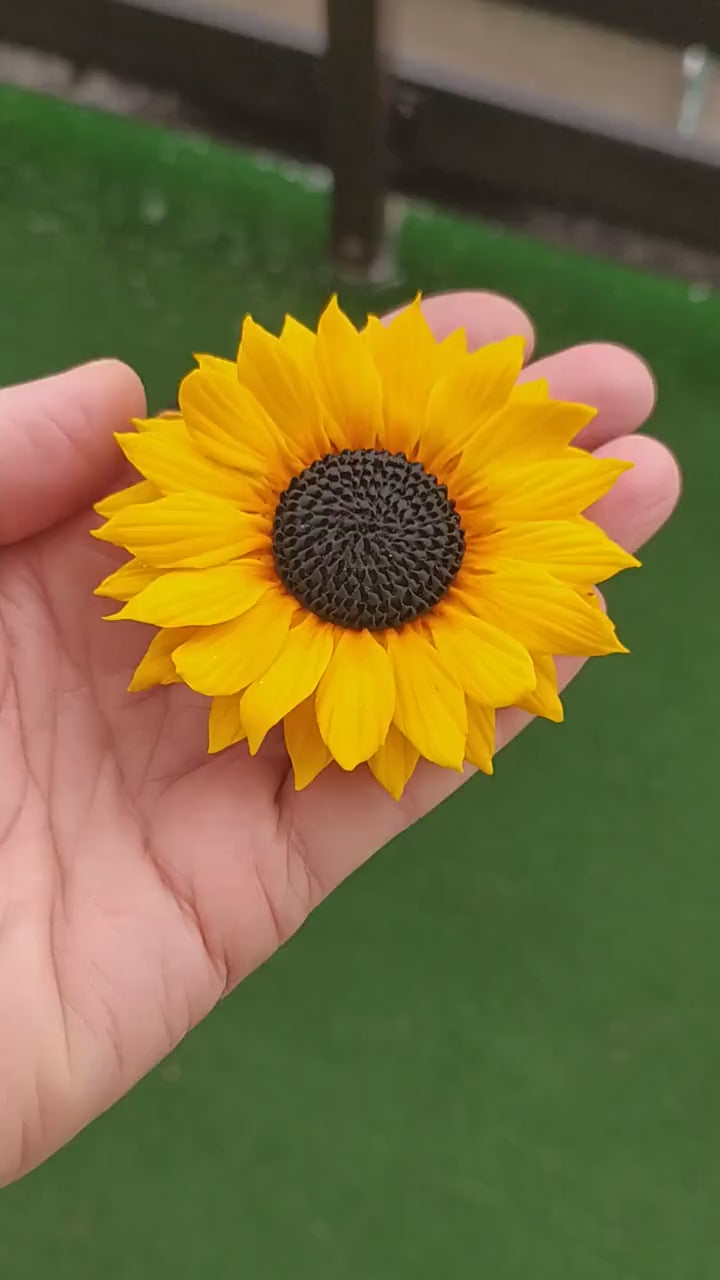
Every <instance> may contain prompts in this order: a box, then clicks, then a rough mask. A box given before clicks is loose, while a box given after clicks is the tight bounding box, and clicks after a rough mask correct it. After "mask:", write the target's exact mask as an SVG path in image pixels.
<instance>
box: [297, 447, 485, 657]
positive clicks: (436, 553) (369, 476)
mask: <svg viewBox="0 0 720 1280" xmlns="http://www.w3.org/2000/svg"><path fill="white" fill-rule="evenodd" d="M273 550H274V553H275V564H276V566H277V571H278V575H279V577H280V578H281V580H282V582H283V583H284V584H285V586H286V587H287V589H288V591H290V592H291V593H292V595H294V596H295V597H296V599H297V600H299V601H300V603H301V604H303V605H304V606H305V607H306V608H307V609H310V610H312V612H313V613H315V614H317V615H318V617H320V618H323V619H325V621H327V622H333V623H335V624H336V626H339V627H350V628H352V629H353V630H358V631H359V630H362V629H363V628H365V627H366V628H367V629H368V630H370V631H382V630H384V629H385V628H386V627H399V626H401V625H402V623H403V622H412V621H413V620H414V619H415V618H419V617H420V615H421V614H423V613H426V612H427V611H428V609H432V607H433V605H435V604H437V602H438V601H439V600H441V599H442V597H443V596H444V595H445V593H446V591H447V589H448V587H449V586H450V584H451V583H452V581H453V578H454V577H455V574H456V573H457V571H458V569H459V568H460V564H461V562H462V558H463V554H464V551H465V535H464V533H463V531H462V527H461V525H460V519H459V516H458V514H457V512H456V511H455V505H454V503H453V502H452V501H451V499H450V498H449V497H448V493H447V489H446V488H445V486H444V485H441V484H439V483H438V481H437V480H436V479H435V477H434V476H431V475H428V474H427V472H426V471H424V470H423V468H422V466H421V465H420V463H419V462H408V460H407V458H406V457H405V455H404V454H402V453H397V454H392V453H388V452H386V451H384V450H378V449H357V450H350V449H346V450H345V452H344V453H338V454H328V456H327V457H325V458H320V459H319V460H318V461H317V462H313V464H312V465H311V466H309V467H307V469H306V470H305V471H303V472H302V473H301V474H300V475H299V476H296V477H295V478H294V479H293V480H292V481H291V482H290V484H289V485H288V487H287V489H286V490H285V492H284V493H283V494H282V495H281V497H280V500H279V502H278V505H277V510H276V513H275V523H274V526H273Z"/></svg>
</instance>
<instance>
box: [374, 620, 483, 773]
mask: <svg viewBox="0 0 720 1280" xmlns="http://www.w3.org/2000/svg"><path fill="white" fill-rule="evenodd" d="M385 639H386V643H387V648H388V653H389V655H390V660H391V662H392V664H393V670H394V672H395V696H396V702H395V723H396V725H397V727H398V729H400V731H401V733H404V735H405V737H406V738H409V740H410V742H412V743H413V744H414V745H415V746H416V747H417V749H418V751H419V752H420V754H421V755H422V756H425V757H426V759H428V760H432V761H434V763H435V764H439V765H442V766H443V767H444V768H447V769H457V770H461V769H462V764H463V759H464V755H465V739H466V737H467V712H466V710H465V695H464V693H463V690H462V687H461V685H460V684H459V682H458V681H457V680H456V679H455V677H454V675H452V674H451V672H450V671H449V670H448V667H447V665H446V664H445V663H444V662H443V660H442V658H441V657H440V654H439V653H438V652H437V651H436V650H435V649H434V648H433V646H432V644H431V643H430V641H429V640H428V639H427V638H426V637H425V635H424V633H423V632H422V630H421V629H420V628H419V627H414V626H408V627H403V628H402V630H400V631H388V632H386V633H385Z"/></svg>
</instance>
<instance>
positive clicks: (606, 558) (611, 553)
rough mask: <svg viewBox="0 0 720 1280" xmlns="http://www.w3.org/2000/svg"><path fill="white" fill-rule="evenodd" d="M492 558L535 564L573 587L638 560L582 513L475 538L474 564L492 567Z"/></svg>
mask: <svg viewBox="0 0 720 1280" xmlns="http://www.w3.org/2000/svg"><path fill="white" fill-rule="evenodd" d="M495 559H501V560H522V561H526V562H529V563H531V564H538V565H541V566H542V567H543V568H544V569H547V570H548V572H549V573H552V575H553V576H554V577H555V578H560V579H561V581H563V582H570V583H573V584H574V585H576V586H579V585H587V586H589V585H590V584H591V583H595V582H605V581H606V579H607V578H612V576H613V574H616V573H619V572H620V571H621V569H630V568H637V566H638V565H639V563H640V561H639V560H636V559H635V556H631V555H630V554H629V553H628V552H627V551H623V549H622V547H619V546H618V545H617V543H616V542H613V541H612V540H611V539H610V538H608V536H607V534H606V533H604V532H603V530H602V529H600V528H599V526H598V525H596V524H593V523H592V521H591V520H585V519H584V518H583V517H582V516H578V517H577V518H576V519H575V520H545V521H541V522H536V521H523V522H521V523H519V524H513V525H510V526H509V528H507V529H498V530H496V532H495V533H490V534H488V535H487V537H485V538H482V539H481V540H480V541H479V545H478V553H477V563H478V565H486V566H488V567H492V563H493V561H494V560H495Z"/></svg>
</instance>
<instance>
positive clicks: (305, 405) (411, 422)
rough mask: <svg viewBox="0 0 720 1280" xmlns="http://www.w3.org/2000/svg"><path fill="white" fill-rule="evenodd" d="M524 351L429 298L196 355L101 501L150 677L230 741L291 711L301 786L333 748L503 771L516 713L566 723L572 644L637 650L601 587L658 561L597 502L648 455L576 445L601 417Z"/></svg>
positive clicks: (216, 743) (335, 755) (107, 585)
mask: <svg viewBox="0 0 720 1280" xmlns="http://www.w3.org/2000/svg"><path fill="white" fill-rule="evenodd" d="M523 354H524V351H523V340H522V339H521V338H509V339H507V340H506V341H503V342H497V343H493V344H490V345H488V346H485V347H482V348H481V349H480V350H477V351H473V352H471V353H468V351H467V347H466V340H465V335H464V333H463V332H462V331H458V332H456V333H453V334H451V335H450V336H449V337H448V338H446V339H444V340H443V341H436V339H435V338H434V336H433V334H432V332H431V330H430V328H429V327H428V324H427V322H426V321H425V319H424V317H423V313H422V309H421V305H420V299H419V298H418V299H417V300H416V302H415V303H414V304H413V305H412V306H410V307H409V308H408V309H407V310H405V311H403V312H402V313H401V314H399V315H398V316H397V318H395V319H394V320H393V321H392V322H391V323H389V324H387V325H385V324H381V322H380V321H379V320H378V319H376V318H374V317H371V318H370V319H369V321H368V323H367V326H366V327H365V328H364V329H362V330H361V331H358V330H357V329H356V328H355V327H354V326H353V325H352V323H351V322H350V320H349V319H348V318H347V317H346V316H345V315H344V314H343V312H342V311H341V310H340V308H339V306H338V304H337V301H336V300H335V299H333V301H332V302H331V303H330V304H329V306H328V307H327V309H326V310H325V312H324V313H323V315H322V317H321V319H320V322H319V324H318V328H317V333H313V332H311V331H310V330H309V329H307V328H305V327H304V326H302V325H300V324H298V323H297V322H296V321H295V320H293V319H291V318H288V319H287V320H286V322H285V326H284V328H283V330H282V333H281V335H280V337H274V336H272V335H271V334H269V333H267V332H266V331H265V330H263V329H262V328H261V327H260V326H259V325H257V324H256V323H254V321H253V320H252V319H250V318H248V319H247V320H246V321H245V324H244V327H243V334H242V340H241V343H240V349H239V352H238V356H237V360H236V361H231V360H221V359H217V358H215V357H213V356H199V357H197V368H195V369H194V370H193V371H192V372H191V373H189V374H188V376H187V377H186V378H185V379H184V381H183V382H182V384H181V387H180V392H179V401H178V402H179V412H178V413H177V414H175V415H162V416H160V417H156V418H150V419H147V420H141V421H135V422H134V423H133V426H134V428H135V430H134V431H132V432H128V433H125V434H121V435H119V436H118V437H117V438H118V442H119V445H120V447H121V449H122V450H123V452H124V454H125V456H126V458H127V459H128V461H129V462H130V463H131V464H132V465H133V466H134V467H135V468H136V469H137V471H138V472H139V473H140V475H141V476H142V479H141V480H140V481H139V482H138V483H136V484H133V485H132V486H130V487H129V488H126V489H124V490H123V491H122V492H120V493H116V494H114V495H113V496H111V497H110V498H107V499H106V500H105V501H104V502H101V503H100V504H99V505H98V507H97V510H98V512H99V514H100V515H102V516H103V517H105V518H106V523H105V524H104V525H103V526H102V528H100V529H98V530H95V536H96V537H98V538H100V539H102V540H103V541H105V542H109V543H112V544H114V545H115V546H118V547H123V548H125V549H126V550H127V551H129V552H130V553H131V556H132V559H130V560H129V561H128V562H127V563H126V564H124V565H123V566H122V567H121V568H120V569H118V570H117V571H116V572H115V573H112V574H111V575H110V577H108V578H106V579H105V581H104V582H103V583H102V584H101V585H100V586H99V587H98V589H97V591H98V594H99V595H102V596H109V597H112V598H113V599H115V600H118V601H120V602H123V607H122V608H121V610H120V612H119V613H116V614H114V615H112V617H113V618H116V619H133V620H134V621H136V622H143V623H149V624H151V625H153V626H154V627H157V628H158V631H157V634H156V635H155V637H154V639H153V640H152V642H151V644H150V647H149V649H148V650H147V653H146V654H145V657H144V658H143V660H142V662H141V663H140V665H139V667H138V669H137V671H136V672H135V675H134V677H133V680H132V683H131V685H130V688H131V690H143V689H147V688H149V687H151V686H153V685H157V684H161V685H166V684H172V683H176V682H184V683H185V684H186V685H188V686H189V687H190V688H191V689H193V690H195V691H196V692H198V693H201V694H205V695H207V696H208V697H210V698H211V699H212V703H211V706H210V716H209V750H210V751H211V752H215V751H221V750H223V749H224V748H226V747H229V746H231V745H232V744H233V743H237V742H240V741H243V740H245V739H246V740H247V743H248V747H249V750H250V752H251V753H253V754H254V753H255V752H257V751H258V750H259V748H260V746H261V744H262V742H263V740H264V739H265V737H266V735H267V733H268V732H269V731H270V730H271V729H273V727H274V726H276V725H279V724H281V723H282V726H283V730H284V735H285V742H286V745H287V750H288V753H289V756H290V760H291V762H292V766H293V770H294V776H295V784H296V786H297V787H298V788H302V787H305V786H307V785H308V784H309V783H310V782H312V781H313V779H314V778H316V777H317V775H318V774H319V773H320V772H321V770H322V769H324V768H325V767H326V766H327V765H328V764H330V762H331V761H333V760H334V761H335V762H336V763H337V764H338V765H339V766H340V768H341V769H345V770H353V769H356V768H357V767H358V766H360V765H364V764H367V766H368V767H369V768H370V769H371V771H372V773H373V774H374V776H375V778H376V779H377V780H378V782H379V783H381V784H382V786H384V787H385V788H386V790H387V791H388V792H389V793H390V794H391V795H392V796H394V797H395V798H399V797H400V796H401V794H402V792H403V789H404V788H405V785H406V784H407V782H408V779H409V778H410V777H411V775H412V773H413V771H414V769H415V766H416V765H417V762H418V760H419V759H420V757H425V758H426V759H428V760H430V761H433V762H434V763H435V764H436V765H440V766H443V767H445V768H448V769H455V770H461V769H462V767H463V763H464V761H466V760H467V761H470V762H471V763H472V764H473V765H475V766H477V767H478V768H479V769H481V770H484V771H485V772H486V773H490V772H492V756H493V747H494V734H495V712H496V709H498V708H500V707H510V706H516V707H521V708H523V709H525V710H527V711H530V712H533V713H535V714H537V715H540V716H545V717H547V718H548V719H550V720H555V721H559V720H561V719H562V706H561V704H560V700H559V698H558V692H557V682H556V676H555V667H554V663H553V658H552V656H551V655H553V654H577V655H595V654H609V653H614V652H625V650H624V649H623V646H622V645H621V644H620V642H619V641H618V639H617V637H616V634H615V629H614V627H613V625H612V623H611V622H610V621H609V619H608V618H607V617H606V615H605V613H604V612H603V611H602V609H601V608H600V607H599V605H598V603H597V599H596V596H595V593H594V590H593V588H594V585H595V584H596V583H598V582H601V581H603V580H604V579H606V578H609V577H610V576H612V575H613V574H615V573H617V572H618V571H619V570H621V569H624V568H627V567H629V566H632V565H635V564H637V561H636V560H635V559H634V558H633V557H632V556H630V555H628V554H627V553H626V552H625V551H623V550H622V549H621V548H620V547H618V546H616V545H615V544H614V543H613V542H611V541H610V539H609V538H607V537H606V535H605V534H604V533H603V532H602V531H601V530H600V529H599V528H598V527H597V526H596V525H595V524H593V523H592V522H591V521H590V520H588V519H586V518H585V517H584V516H583V514H582V513H583V511H585V510H586V508H587V507H588V506H589V505H590V504H591V503H593V502H595V501H596V500H597V499H598V498H600V497H601V496H602V495H603V494H604V493H606V492H607V491H608V490H609V489H610V488H611V486H612V485H613V484H614V482H615V481H616V480H617V478H618V476H619V475H620V474H621V473H622V472H623V471H624V470H626V468H627V466H628V464H627V463H625V462H620V461H614V460H610V459H607V458H603V459H596V458H593V457H591V456H590V455H588V454H587V453H585V452H583V451H582V450H579V449H576V448H573V447H572V444H571V441H572V440H573V439H574V437H575V436H576V435H577V433H578V431H580V429H581V428H582V427H584V426H585V425H586V424H587V423H588V422H589V421H590V420H591V419H592V417H593V416H594V410H593V409H592V408H589V407H587V406H585V405H580V404H570V403H565V402H562V401H558V400H554V399H552V398H551V396H550V394H549V389H548V386H547V383H546V382H545V381H543V380H537V381H534V382H532V381H531V382H525V383H522V384H519V383H518V377H519V374H520V372H521V369H522V365H523Z"/></svg>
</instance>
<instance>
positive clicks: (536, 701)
mask: <svg viewBox="0 0 720 1280" xmlns="http://www.w3.org/2000/svg"><path fill="white" fill-rule="evenodd" d="M534 662H535V674H536V676H537V685H536V686H535V688H534V689H533V691H532V693H528V694H526V695H525V697H523V698H520V699H519V701H518V702H517V703H516V705H517V706H518V707H520V709H521V711H529V712H530V714H531V715H533V716H542V717H543V718H544V719H545V720H553V721H554V722H555V724H561V723H562V721H563V719H564V717H565V712H564V710H563V704H562V702H561V701H560V698H559V697H558V687H557V671H556V670H555V663H554V661H553V659H552V658H551V657H549V656H548V655H547V654H542V655H538V654H535V656H534Z"/></svg>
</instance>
